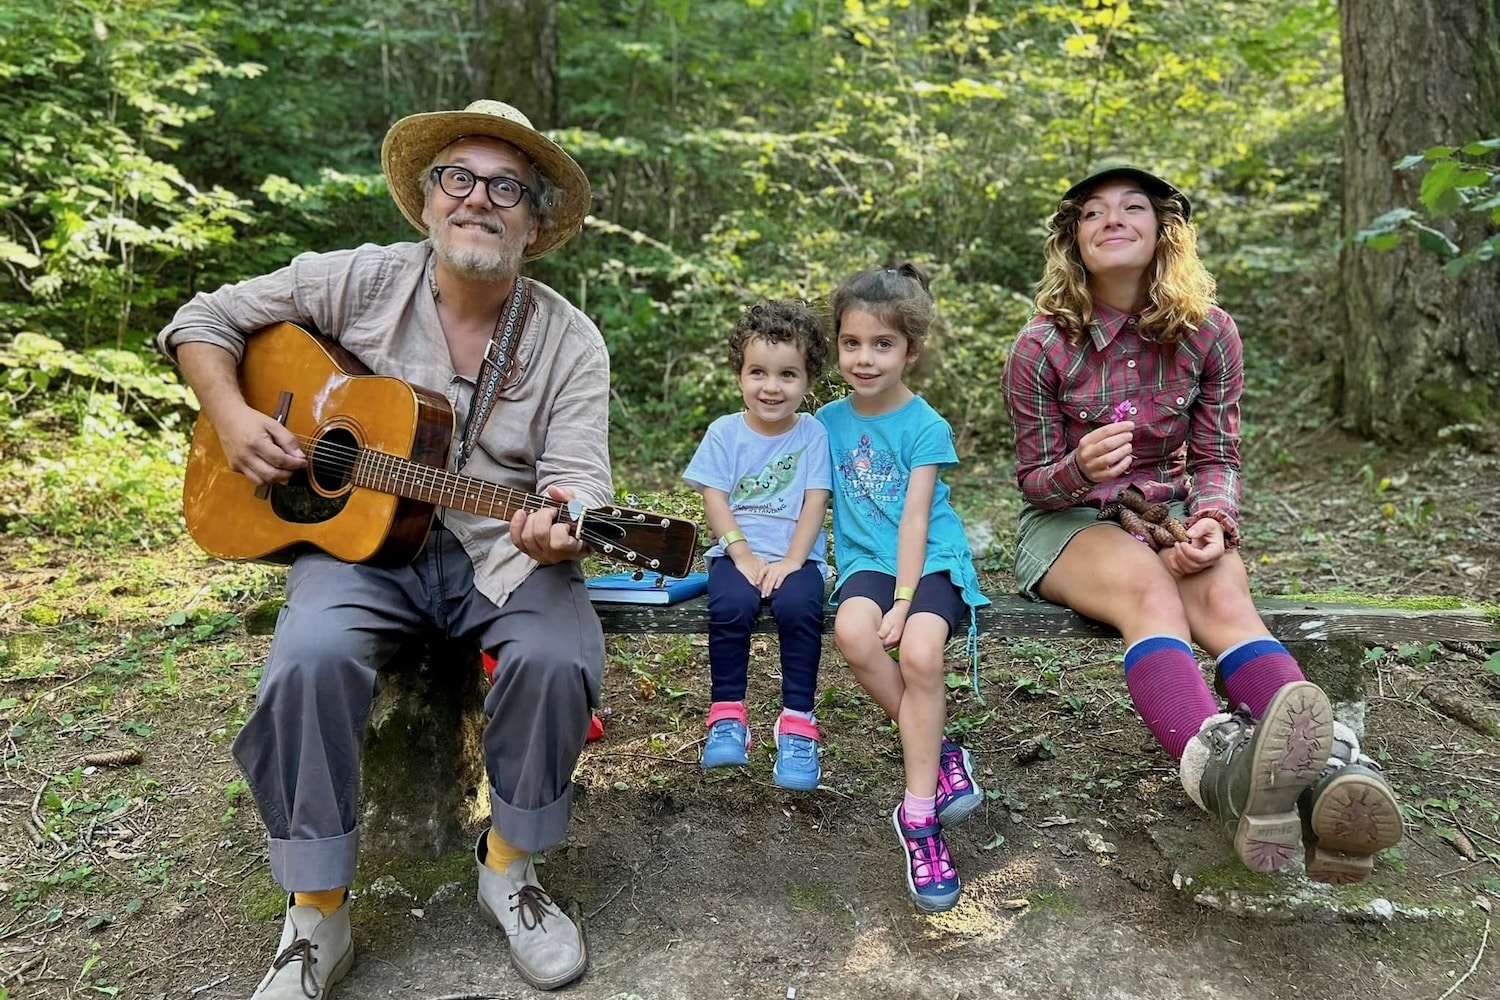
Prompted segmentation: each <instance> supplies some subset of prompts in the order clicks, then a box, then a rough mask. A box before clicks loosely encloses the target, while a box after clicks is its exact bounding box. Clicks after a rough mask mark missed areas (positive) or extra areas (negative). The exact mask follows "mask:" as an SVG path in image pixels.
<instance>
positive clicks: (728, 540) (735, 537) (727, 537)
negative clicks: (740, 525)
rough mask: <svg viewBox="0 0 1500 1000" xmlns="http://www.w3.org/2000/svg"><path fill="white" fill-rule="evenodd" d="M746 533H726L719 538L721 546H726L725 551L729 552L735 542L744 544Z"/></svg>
mask: <svg viewBox="0 0 1500 1000" xmlns="http://www.w3.org/2000/svg"><path fill="white" fill-rule="evenodd" d="M744 540H745V533H744V532H743V531H726V532H724V534H722V535H720V536H719V544H721V545H723V546H724V551H726V552H727V551H729V546H731V545H733V544H734V543H735V542H743V541H744Z"/></svg>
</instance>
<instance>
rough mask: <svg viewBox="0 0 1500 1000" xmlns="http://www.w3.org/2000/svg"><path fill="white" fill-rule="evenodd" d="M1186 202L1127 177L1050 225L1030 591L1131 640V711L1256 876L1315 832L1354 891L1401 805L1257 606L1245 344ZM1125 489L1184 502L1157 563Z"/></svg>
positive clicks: (1027, 474)
mask: <svg viewBox="0 0 1500 1000" xmlns="http://www.w3.org/2000/svg"><path fill="white" fill-rule="evenodd" d="M1191 212H1192V206H1191V205H1190V204H1189V202H1188V200H1187V198H1186V197H1185V196H1183V194H1182V193H1181V192H1179V191H1178V190H1177V189H1176V188H1175V187H1173V186H1172V185H1171V184H1168V183H1167V182H1166V181H1164V180H1162V179H1161V178H1159V177H1155V176H1153V175H1151V174H1149V173H1147V172H1145V171H1144V170H1138V169H1135V168H1132V167H1114V168H1111V169H1106V170H1102V171H1099V172H1097V173H1095V174H1093V175H1092V176H1090V177H1088V178H1086V179H1085V180H1083V181H1080V182H1079V183H1078V184H1075V185H1074V186H1073V187H1072V188H1071V189H1069V190H1068V192H1067V193H1066V194H1065V195H1064V196H1063V199H1062V203H1061V205H1059V207H1058V209H1057V212H1056V213H1055V214H1054V215H1053V216H1052V220H1051V222H1050V225H1049V229H1050V235H1049V236H1048V237H1047V242H1046V269H1045V271H1044V273H1043V275H1042V280H1041V283H1040V284H1039V286H1038V292H1037V300H1036V305H1037V310H1038V312H1039V315H1038V316H1036V318H1034V319H1033V320H1031V322H1030V323H1028V324H1027V325H1026V327H1025V328H1024V329H1022V331H1021V334H1020V337H1019V339H1018V341H1017V343H1016V346H1015V350H1014V351H1013V352H1012V353H1011V356H1010V358H1009V360H1008V362H1007V363H1006V368H1005V390H1006V391H1005V395H1006V405H1007V407H1008V408H1009V410H1010V415H1011V422H1012V424H1013V426H1014V428H1015V435H1016V476H1017V479H1018V481H1019V483H1020V488H1021V493H1022V495H1023V496H1024V497H1025V499H1026V503H1027V506H1026V508H1025V509H1024V510H1023V511H1022V513H1021V521H1020V527H1019V530H1018V532H1017V539H1016V550H1017V551H1016V578H1017V584H1018V586H1019V588H1020V590H1021V593H1023V594H1024V595H1026V596H1027V597H1031V598H1033V599H1036V600H1049V601H1054V602H1056V603H1058V604H1065V605H1067V606H1068V607H1070V608H1073V609H1074V610H1076V611H1079V612H1081V613H1082V614H1085V615H1088V616H1089V617H1091V618H1097V619H1099V620H1101V621H1105V622H1108V623H1110V624H1111V625H1114V626H1115V627H1116V628H1118V629H1119V630H1120V634H1121V635H1122V636H1123V637H1124V639H1125V643H1126V650H1125V683H1126V687H1127V688H1128V690H1129V691H1130V696H1131V699H1132V701H1133V702H1134V703H1135V707H1136V710H1137V711H1138V712H1139V713H1140V715H1141V718H1142V719H1143V720H1144V721H1145V723H1146V725H1147V727H1148V728H1149V729H1150V730H1151V733H1152V734H1153V735H1154V736H1155V737H1156V739H1157V741H1158V742H1159V743H1160V744H1161V745H1162V747H1163V749H1165V750H1166V751H1167V753H1168V754H1170V755H1171V756H1172V757H1174V758H1177V759H1179V760H1180V762H1181V765H1180V772H1181V778H1182V784H1183V787H1184V789H1186V791H1187V794H1188V797H1189V798H1191V799H1192V800H1193V802H1195V803H1196V804H1197V805H1198V806H1199V807H1200V808H1202V809H1204V810H1205V811H1207V812H1208V813H1209V814H1210V815H1212V816H1214V817H1216V818H1217V820H1218V821H1219V824H1220V825H1221V826H1222V827H1223V829H1224V832H1225V834H1227V835H1228V837H1229V839H1230V840H1231V841H1232V842H1233V844H1234V849H1235V852H1236V854H1237V855H1238V856H1239V858H1240V859H1241V860H1242V861H1243V862H1244V863H1245V864H1246V865H1247V866H1249V867H1250V868H1253V869H1255V870H1257V871H1272V870H1274V869H1277V868H1279V867H1281V866H1282V865H1283V864H1284V863H1285V862H1286V861H1287V859H1288V858H1289V857H1290V856H1291V855H1292V853H1293V852H1294V851H1295V849H1296V847H1297V844H1298V841H1299V839H1300V840H1302V841H1303V842H1304V843H1305V845H1306V847H1307V871H1308V874H1309V875H1311V876H1312V877H1313V878H1316V879H1319V880H1322V881H1325V882H1348V881H1358V880H1361V879H1363V878H1365V877H1366V876H1368V875H1369V873H1370V871H1371V869H1372V867H1373V861H1372V859H1371V857H1370V856H1371V855H1372V854H1373V853H1374V852H1376V851H1378V850H1380V849H1381V848H1385V847H1390V846H1392V845H1393V844H1395V843H1396V842H1397V841H1399V840H1400V838H1401V832H1402V831H1401V814H1400V811H1399V809H1398V808H1397V805H1396V800H1395V797H1394V796H1393V795H1392V793H1391V790H1390V787H1389V786H1388V785H1387V784H1386V782H1385V780H1384V778H1383V777H1382V776H1381V774H1380V770H1379V768H1378V767H1377V766H1376V765H1375V762H1374V761H1372V760H1371V759H1370V758H1368V757H1365V756H1363V755H1362V754H1360V752H1359V744H1358V741H1357V740H1356V739H1355V736H1354V733H1353V732H1352V731H1351V730H1349V729H1348V728H1347V727H1345V726H1343V725H1341V724H1336V723H1334V721H1333V716H1332V712H1331V710H1330V707H1329V704H1328V698H1327V697H1326V696H1325V695H1324V693H1323V692H1322V691H1321V690H1319V689H1318V688H1317V687H1316V686H1315V685H1313V684H1310V683H1308V682H1307V681H1306V680H1305V679H1303V676H1302V672H1301V670H1300V669H1299V667H1298V666H1297V663H1296V661H1295V660H1293V659H1292V657H1291V656H1290V655H1289V654H1288V653H1287V651H1286V649H1285V647H1283V646H1282V645H1281V643H1279V642H1277V641H1276V640H1275V639H1274V638H1272V637H1271V635H1270V634H1269V632H1268V631H1267V629H1266V627H1265V624H1264V623H1263V622H1262V621H1261V620H1260V616H1259V615H1258V614H1257V613H1256V610H1255V605H1254V603H1253V602H1252V600H1251V597H1250V584H1249V579H1248V577H1247V575H1246V572H1245V565H1244V563H1243V562H1242V561H1241V559H1240V555H1239V551H1238V548H1239V544H1240V511H1239V494H1240V460H1239V419H1240V415H1239V401H1240V393H1241V389H1242V388H1243V384H1244V367H1243V358H1242V355H1241V349H1240V338H1239V332H1238V330H1237V329H1236V328H1235V324H1234V320H1233V319H1231V318H1230V317H1229V314H1228V313H1226V312H1224V310H1222V309H1220V308H1218V306H1216V305H1215V304H1214V281H1213V279H1212V278H1211V277H1210V276H1209V274H1208V272H1207V271H1206V270H1205V269H1204V267H1203V265H1202V263H1201V262H1200V261H1199V259H1198V253H1197V247H1196V232H1195V229H1194V227H1193V226H1192V225H1191V224H1190V223H1189V221H1188V220H1189V217H1190V215H1191ZM1127 487H1134V488H1137V489H1139V490H1140V492H1141V493H1142V494H1144V498H1143V500H1144V501H1146V502H1150V503H1165V504H1168V505H1169V509H1170V511H1171V513H1172V514H1174V515H1175V516H1176V517H1178V518H1179V519H1180V520H1181V521H1182V522H1184V523H1185V526H1186V532H1185V535H1186V539H1187V540H1186V541H1182V540H1180V539H1179V540H1176V541H1172V540H1170V539H1168V541H1169V542H1170V544H1166V545H1165V546H1164V547H1162V548H1161V550H1160V551H1159V552H1157V551H1153V549H1154V548H1155V546H1154V545H1152V544H1151V543H1150V542H1147V543H1146V544H1143V543H1142V541H1141V536H1140V535H1138V534H1137V535H1132V534H1130V533H1127V532H1126V531H1125V530H1122V528H1121V527H1120V525H1118V524H1113V523H1107V522H1104V521H1100V520H1097V517H1096V516H1097V515H1098V514H1099V509H1098V508H1099V507H1100V506H1101V505H1102V504H1105V503H1108V502H1109V501H1112V500H1114V499H1116V498H1117V497H1119V496H1121V495H1122V494H1123V493H1124V492H1125V490H1126V488H1127ZM1133 499H1138V498H1134V497H1133ZM1157 544H1160V542H1158V543H1157ZM1189 640H1191V641H1194V642H1197V643H1198V645H1200V646H1201V647H1203V648H1204V649H1206V650H1207V651H1208V652H1209V653H1210V654H1211V655H1213V656H1214V657H1216V658H1217V666H1218V671H1219V674H1220V676H1221V677H1222V680H1223V684H1224V687H1225V689H1226V690H1227V692H1228V697H1229V700H1230V702H1231V705H1232V706H1233V707H1235V708H1236V709H1237V711H1236V712H1235V714H1224V713H1221V712H1220V711H1219V706H1218V703H1217V702H1216V700H1215V699H1214V696H1213V695H1212V694H1211V693H1210V691H1209V689H1208V687H1207V685H1206V684H1205V683H1204V679H1203V676H1202V674H1201V673H1200V672H1199V669H1198V664H1197V662H1196V660H1195V659H1194V657H1193V653H1192V650H1191V648H1190V647H1189V645H1188V643H1189ZM1257 720H1258V721H1257Z"/></svg>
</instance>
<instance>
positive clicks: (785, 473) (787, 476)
mask: <svg viewBox="0 0 1500 1000" xmlns="http://www.w3.org/2000/svg"><path fill="white" fill-rule="evenodd" d="M804 450H805V449H804ZM801 460H802V451H794V452H790V453H788V454H785V455H781V456H779V457H777V458H773V459H771V461H769V462H767V463H766V467H765V468H763V469H761V470H760V472H758V473H756V474H755V475H753V476H744V477H741V479H740V481H739V482H737V483H735V484H734V489H732V490H730V491H729V499H730V501H732V502H733V503H743V502H744V501H747V500H756V501H764V500H768V499H770V498H771V497H774V496H776V494H778V493H780V492H782V491H783V490H785V489H786V488H787V487H788V486H790V485H791V484H792V483H793V482H794V481H795V480H796V478H797V465H798V463H799V462H800V461H801Z"/></svg>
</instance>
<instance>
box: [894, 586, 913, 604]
mask: <svg viewBox="0 0 1500 1000" xmlns="http://www.w3.org/2000/svg"><path fill="white" fill-rule="evenodd" d="M916 596H917V591H916V588H914V587H897V588H896V600H898V601H908V602H909V601H910V600H911V599H912V598H913V597H916Z"/></svg>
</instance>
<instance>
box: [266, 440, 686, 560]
mask: <svg viewBox="0 0 1500 1000" xmlns="http://www.w3.org/2000/svg"><path fill="white" fill-rule="evenodd" d="M296 438H297V442H298V444H299V445H302V446H303V451H304V453H308V452H310V453H311V454H312V455H313V456H315V457H316V459H317V465H318V466H319V467H320V468H326V469H328V470H330V471H332V472H334V473H337V474H340V475H341V476H342V477H343V478H344V479H345V480H346V481H347V482H349V483H350V484H351V485H354V486H359V485H361V484H359V483H357V482H354V479H355V466H356V465H357V464H358V462H359V459H360V457H361V456H366V455H367V456H371V457H373V458H374V459H375V466H376V468H372V469H371V471H372V472H379V471H382V470H381V469H380V468H379V466H388V468H387V469H385V470H384V471H386V472H390V471H397V472H398V473H404V475H400V476H398V478H397V481H398V482H402V483H404V484H406V485H409V486H416V485H418V483H417V477H418V476H422V477H431V478H432V479H434V480H437V481H440V482H442V483H447V484H448V485H447V486H446V487H444V486H441V485H438V484H437V483H434V484H432V485H428V484H421V485H423V488H424V492H428V493H442V494H444V495H447V496H455V497H459V498H463V499H469V500H473V501H475V502H480V503H487V504H489V505H490V506H491V507H508V508H511V509H513V510H514V509H521V510H524V511H526V512H527V513H532V512H535V511H538V510H542V509H543V508H548V507H550V508H552V509H554V510H558V511H562V510H563V509H564V505H563V503H562V502H561V501H557V500H552V499H551V498H549V497H541V496H537V495H536V494H534V493H528V492H527V491H525V490H519V489H515V488H513V487H509V486H501V485H500V484H498V483H491V482H487V481H485V480H483V479H476V478H475V477H473V476H464V475H461V474H458V473H454V472H449V471H448V470H446V469H440V468H438V467H437V466H434V465H424V464H423V463H421V462H417V461H414V460H412V459H409V458H403V457H401V456H400V455H392V454H390V453H388V452H383V451H377V450H375V449H373V448H361V447H359V446H357V445H347V444H341V443H338V442H335V441H329V440H327V439H319V438H311V437H308V436H307V435H304V434H297V435H296ZM311 464H312V460H311V459H310V460H309V465H310V466H311ZM385 481H387V482H390V481H391V480H390V476H389V475H387V476H386V477H385ZM367 488H368V487H367ZM487 493H494V494H497V496H496V497H487V496H486V495H485V494H487ZM516 497H520V498H521V500H520V502H519V503H517V502H515V499H514V498H516ZM503 498H509V501H510V502H506V501H505V499H503ZM416 499H422V500H426V499H428V498H427V497H417V498H416ZM497 501H498V502H497ZM588 519H593V520H596V521H602V522H604V523H607V524H621V525H624V524H628V525H631V526H633V527H634V528H637V529H643V530H646V531H651V530H657V531H665V530H666V529H667V527H668V526H667V525H665V524H661V523H659V522H658V523H653V522H652V521H650V520H649V519H648V520H644V521H637V520H635V519H634V518H629V517H620V516H617V515H613V514H609V513H607V512H605V511H604V510H602V509H600V508H590V509H589V510H588V518H586V519H583V520H580V521H575V522H572V523H574V524H575V525H576V526H577V536H578V538H579V539H581V540H582V541H585V542H587V543H589V544H590V545H593V546H595V547H596V548H606V547H610V548H616V549H619V548H628V547H627V546H621V545H619V544H618V543H617V542H615V541H613V540H611V539H609V538H606V537H605V536H603V535H601V534H598V533H597V532H591V531H589V530H588V529H587V527H586V525H587V521H588ZM663 520H666V519H663Z"/></svg>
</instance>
